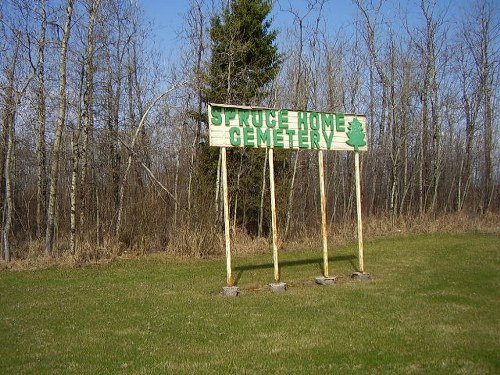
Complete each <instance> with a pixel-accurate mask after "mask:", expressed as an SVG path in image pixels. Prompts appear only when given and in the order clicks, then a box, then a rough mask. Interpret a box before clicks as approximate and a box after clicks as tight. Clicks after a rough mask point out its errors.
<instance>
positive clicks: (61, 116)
mask: <svg viewBox="0 0 500 375" xmlns="http://www.w3.org/2000/svg"><path fill="white" fill-rule="evenodd" d="M73 5H74V0H68V4H67V8H66V23H65V25H64V30H63V40H62V43H61V55H60V62H59V112H58V115H57V124H56V131H55V138H54V147H53V149H52V165H51V172H50V188H49V204H48V209H47V230H46V233H45V255H46V256H50V255H52V251H53V247H54V227H55V214H56V205H57V181H58V177H59V155H60V153H61V142H62V132H63V128H64V123H65V118H66V65H67V54H68V42H69V34H70V25H71V16H72V14H73Z"/></svg>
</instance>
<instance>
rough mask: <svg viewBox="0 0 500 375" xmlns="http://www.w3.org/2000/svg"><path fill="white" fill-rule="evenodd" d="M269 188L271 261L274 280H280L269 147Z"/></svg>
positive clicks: (272, 161)
mask: <svg viewBox="0 0 500 375" xmlns="http://www.w3.org/2000/svg"><path fill="white" fill-rule="evenodd" d="M269 189H270V195H271V225H272V232H273V263H274V281H275V282H276V283H279V282H280V268H279V261H278V226H277V224H276V200H275V197H274V150H273V149H272V148H270V149H269Z"/></svg>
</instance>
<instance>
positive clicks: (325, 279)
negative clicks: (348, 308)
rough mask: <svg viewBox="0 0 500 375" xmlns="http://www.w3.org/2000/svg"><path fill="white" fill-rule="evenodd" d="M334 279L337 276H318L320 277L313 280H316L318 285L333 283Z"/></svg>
mask: <svg viewBox="0 0 500 375" xmlns="http://www.w3.org/2000/svg"><path fill="white" fill-rule="evenodd" d="M336 280H337V278H336V277H334V276H329V277H325V276H320V277H316V278H315V279H314V281H316V284H319V285H333V284H335V281H336Z"/></svg>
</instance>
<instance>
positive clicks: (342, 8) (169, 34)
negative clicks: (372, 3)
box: [137, 0, 356, 59]
mask: <svg viewBox="0 0 500 375" xmlns="http://www.w3.org/2000/svg"><path fill="white" fill-rule="evenodd" d="M137 1H138V3H139V4H140V5H141V6H142V8H143V9H144V11H145V15H146V17H147V18H148V19H149V20H152V21H153V23H154V25H153V33H154V35H155V42H156V44H157V46H158V47H159V48H160V49H161V50H162V51H164V56H165V58H167V59H169V58H171V57H172V55H173V56H175V53H176V52H177V51H178V48H179V46H180V43H181V41H180V38H179V34H180V33H181V31H182V27H183V25H182V24H183V18H184V16H185V14H186V12H187V11H188V9H189V0H137ZM218 1H219V0H214V3H215V4H217V3H218ZM208 3H210V1H208ZM280 4H281V6H282V7H283V8H290V4H291V6H292V7H294V8H296V9H298V10H299V12H300V13H301V15H303V14H305V12H306V6H307V5H306V4H307V1H305V0H280V1H279V2H276V4H275V7H274V9H273V11H272V17H273V19H274V22H273V28H275V29H278V30H280V31H281V32H282V34H283V33H284V29H285V28H286V27H287V26H291V25H292V23H293V17H292V15H291V14H290V13H289V12H286V11H280V7H279V5H280ZM323 14H327V15H329V17H330V18H331V20H332V27H333V26H335V29H337V27H338V25H339V24H340V23H341V22H342V23H344V24H345V23H346V22H348V23H349V21H348V20H349V19H352V18H353V17H355V14H356V8H355V7H354V5H353V4H352V1H351V0H330V1H329V2H327V4H326V5H325V8H324V9H323ZM309 19H310V20H311V16H309ZM207 26H208V25H207ZM281 36H284V35H281Z"/></svg>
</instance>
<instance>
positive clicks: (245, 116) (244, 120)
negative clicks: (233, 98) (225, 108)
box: [238, 109, 250, 126]
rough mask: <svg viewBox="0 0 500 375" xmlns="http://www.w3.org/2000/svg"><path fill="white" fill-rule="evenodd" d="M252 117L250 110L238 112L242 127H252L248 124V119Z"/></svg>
mask: <svg viewBox="0 0 500 375" xmlns="http://www.w3.org/2000/svg"><path fill="white" fill-rule="evenodd" d="M249 116H250V111H249V110H248V109H240V110H239V111H238V118H239V120H240V121H239V124H240V126H243V125H245V126H250V124H249V122H248V117H249Z"/></svg>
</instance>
